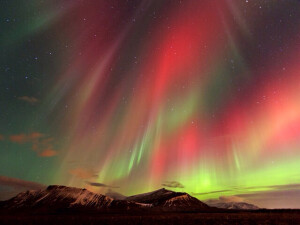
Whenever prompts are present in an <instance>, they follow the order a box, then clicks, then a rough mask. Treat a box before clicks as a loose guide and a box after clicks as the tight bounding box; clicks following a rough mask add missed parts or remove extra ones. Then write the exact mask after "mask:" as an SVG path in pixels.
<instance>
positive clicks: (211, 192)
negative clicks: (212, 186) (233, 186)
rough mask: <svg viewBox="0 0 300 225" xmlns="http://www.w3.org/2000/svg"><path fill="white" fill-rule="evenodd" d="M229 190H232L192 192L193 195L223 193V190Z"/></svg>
mask: <svg viewBox="0 0 300 225" xmlns="http://www.w3.org/2000/svg"><path fill="white" fill-rule="evenodd" d="M228 191H231V190H219V191H210V192H200V193H192V195H209V194H214V193H223V192H228Z"/></svg>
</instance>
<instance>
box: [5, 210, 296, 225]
mask: <svg viewBox="0 0 300 225" xmlns="http://www.w3.org/2000/svg"><path fill="white" fill-rule="evenodd" d="M0 224H1V225H19V224H30V225H47V224H56V225H60V224H63V225H69V224H70V225H71V224H72V225H76V224H80V225H83V224H90V225H96V224H101V225H105V224H107V225H111V224H117V225H118V224H120V225H126V224H134V225H138V224H146V225H148V224H158V225H159V224H165V225H168V224H184V225H189V224H209V225H210V224H218V225H222V224H249V225H250V224H261V225H263V224H281V225H283V224H300V213H299V212H283V213H282V212H281V213H280V212H239V213H237V212H236V213H179V214H175V213H162V214H152V215H116V214H111V215H96V214H93V215H84V214H79V215H36V216H34V215H1V216H0Z"/></svg>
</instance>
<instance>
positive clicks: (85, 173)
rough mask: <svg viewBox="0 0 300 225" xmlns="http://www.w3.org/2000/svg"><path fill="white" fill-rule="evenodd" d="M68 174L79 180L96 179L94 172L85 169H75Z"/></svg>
mask: <svg viewBox="0 0 300 225" xmlns="http://www.w3.org/2000/svg"><path fill="white" fill-rule="evenodd" d="M69 173H70V174H72V175H74V176H75V177H77V178H80V179H90V178H96V177H98V175H97V174H96V173H95V171H92V170H89V169H85V168H75V169H72V170H70V171H69Z"/></svg>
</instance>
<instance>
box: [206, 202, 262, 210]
mask: <svg viewBox="0 0 300 225" xmlns="http://www.w3.org/2000/svg"><path fill="white" fill-rule="evenodd" d="M206 203H207V204H208V205H209V206H211V207H216V208H221V209H237V210H258V209H259V207H257V206H256V205H253V204H250V203H246V202H215V203H210V202H206Z"/></svg>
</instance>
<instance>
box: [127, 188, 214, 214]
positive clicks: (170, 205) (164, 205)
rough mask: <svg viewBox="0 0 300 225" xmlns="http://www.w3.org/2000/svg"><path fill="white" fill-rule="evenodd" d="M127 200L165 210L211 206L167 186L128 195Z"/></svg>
mask: <svg viewBox="0 0 300 225" xmlns="http://www.w3.org/2000/svg"><path fill="white" fill-rule="evenodd" d="M125 200H127V201H133V202H137V203H142V204H151V205H152V207H154V208H156V209H159V210H163V211H199V210H202V211H203V210H208V209H209V208H210V207H209V206H208V205H206V204H205V203H203V202H201V201H199V200H198V199H197V198H194V197H192V196H190V195H189V194H187V193H184V192H174V191H170V190H167V189H165V188H162V189H159V190H157V191H153V192H148V193H144V194H139V195H133V196H130V197H127V198H126V199H125Z"/></svg>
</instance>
